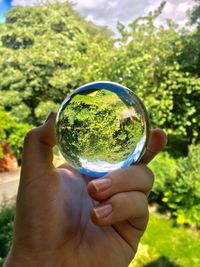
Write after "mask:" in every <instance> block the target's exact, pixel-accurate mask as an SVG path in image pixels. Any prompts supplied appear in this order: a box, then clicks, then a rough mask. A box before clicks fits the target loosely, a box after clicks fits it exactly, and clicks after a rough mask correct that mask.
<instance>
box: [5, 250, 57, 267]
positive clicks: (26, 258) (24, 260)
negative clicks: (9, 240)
mask: <svg viewBox="0 0 200 267" xmlns="http://www.w3.org/2000/svg"><path fill="white" fill-rule="evenodd" d="M51 254H52V253H51ZM57 258H58V257H56V256H54V257H52V255H49V253H45V254H44V255H43V254H42V255H41V254H39V253H37V254H35V253H22V252H21V251H19V252H16V251H15V250H13V249H12V248H11V250H10V252H9V254H8V256H7V258H6V260H5V262H4V264H3V267H27V266H28V267H36V266H42V267H57V266H60V264H59V261H58V260H57Z"/></svg>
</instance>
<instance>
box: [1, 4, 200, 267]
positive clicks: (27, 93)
mask: <svg viewBox="0 0 200 267" xmlns="http://www.w3.org/2000/svg"><path fill="white" fill-rule="evenodd" d="M97 80H111V81H114V82H118V83H121V84H123V85H125V86H127V87H128V88H130V89H131V90H133V91H134V92H135V93H136V94H137V95H138V96H139V97H140V98H141V99H142V100H143V101H144V103H145V105H146V107H147V109H148V111H149V114H150V118H151V123H152V127H153V128H157V127H160V128H162V129H164V130H165V131H166V132H167V134H168V145H167V148H166V149H165V151H163V152H162V153H160V154H159V155H158V156H157V157H156V159H154V160H153V161H152V162H151V163H150V167H151V169H152V170H153V172H154V173H155V184H154V188H153V191H152V193H151V195H150V198H149V201H150V206H149V208H150V221H149V225H148V228H147V231H146V232H145V234H144V236H143V238H142V241H141V244H140V246H139V250H138V253H137V256H136V259H135V260H134V261H133V262H132V263H131V265H130V266H131V267H151V266H153V267H159V266H162V267H168V266H169V267H173V266H174V267H190V266H195V267H198V266H200V256H199V248H200V233H199V227H200V135H199V131H200V1H199V0H196V1H192V0H185V1H179V0H170V1H163V2H161V1H159V0H141V1H136V0H124V1H119V0H96V1H92V0H76V1H74V2H67V1H45V0H44V1H34V0H31V1H25V0H13V1H8V0H0V262H1V263H0V264H2V263H3V259H4V257H5V256H6V254H7V251H8V249H9V246H10V242H11V238H12V225H13V217H14V209H15V196H16V192H17V186H18V182H19V172H20V165H21V154H22V144H23V139H24V136H25V134H26V132H27V131H28V130H29V129H31V128H33V127H35V126H38V125H40V124H41V123H43V122H44V120H45V118H46V116H47V114H48V113H49V111H51V110H55V111H57V109H58V107H59V106H60V104H61V103H62V101H63V100H64V99H65V97H66V96H67V95H68V94H69V93H70V92H72V91H73V90H74V89H76V88H77V87H79V86H81V85H83V84H85V83H88V82H92V81H97ZM60 161H62V158H60V156H59V153H58V150H57V149H55V164H58V163H59V162H60Z"/></svg>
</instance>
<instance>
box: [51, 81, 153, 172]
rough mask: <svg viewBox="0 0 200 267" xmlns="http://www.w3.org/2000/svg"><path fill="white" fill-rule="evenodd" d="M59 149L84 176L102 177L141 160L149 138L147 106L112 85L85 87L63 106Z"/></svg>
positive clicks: (60, 112)
mask: <svg viewBox="0 0 200 267" xmlns="http://www.w3.org/2000/svg"><path fill="white" fill-rule="evenodd" d="M56 134H57V142H58V146H59V148H60V150H61V153H62V154H63V156H64V158H65V159H66V160H67V162H68V163H69V164H70V165H72V166H73V167H75V168H76V169H78V170H79V171H80V172H81V173H83V174H86V175H89V176H92V177H102V176H104V175H106V174H107V173H109V172H112V171H114V170H116V169H120V168H127V167H128V166H129V165H131V164H134V163H137V162H138V161H139V160H140V158H141V157H142V155H143V153H144V151H145V147H146V145H147V142H148V137H149V120H148V116H147V113H146V110H145V107H144V105H143V104H142V102H141V101H140V100H139V98H138V97H137V96H136V95H135V94H134V93H133V92H132V91H130V90H129V89H127V88H126V87H123V86H122V85H119V84H117V83H113V82H96V83H90V84H86V85H84V86H82V87H80V88H78V89H77V90H75V91H74V92H73V93H72V94H71V95H70V96H68V97H67V98H66V99H65V100H64V102H63V103H62V105H61V107H60V109H59V112H58V115H57V120H56Z"/></svg>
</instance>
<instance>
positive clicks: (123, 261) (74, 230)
mask: <svg viewBox="0 0 200 267" xmlns="http://www.w3.org/2000/svg"><path fill="white" fill-rule="evenodd" d="M57 172H58V174H59V177H60V181H61V187H62V188H61V192H62V196H63V199H65V201H64V202H63V207H60V212H61V220H63V219H64V220H63V222H61V225H62V226H63V229H61V228H60V229H58V230H59V231H60V230H61V231H63V232H65V233H66V235H65V236H63V240H62V242H61V243H62V244H64V249H65V250H66V251H69V247H70V249H72V242H73V245H74V249H73V251H74V258H75V257H77V252H80V253H79V254H78V255H79V256H80V258H79V259H78V261H79V263H83V262H84V261H88V262H87V263H86V262H85V266H90V264H89V263H92V266H96V265H95V263H97V264H98V265H97V266H105V267H106V266H109V267H112V266H115V267H118V266H127V265H128V263H129V261H130V259H131V258H132V257H133V250H132V249H131V247H130V246H129V245H128V244H127V243H126V241H125V240H124V239H123V238H122V237H121V236H120V235H119V234H118V233H117V231H116V230H115V229H114V228H113V227H112V226H107V227H98V226H96V225H95V224H94V223H93V222H92V221H91V219H90V213H91V210H92V208H93V207H94V205H95V201H94V200H93V199H92V198H91V197H90V196H89V195H88V192H87V183H88V181H89V180H90V178H89V177H87V178H85V177H83V176H82V175H80V174H79V173H78V172H75V171H72V175H70V176H69V171H68V170H67V169H58V170H57ZM66 211H67V212H66ZM65 212H66V213H65ZM63 213H65V214H63ZM63 215H64V216H63ZM61 225H60V226H61ZM69 237H71V238H72V239H71V240H70V243H68V242H66V241H67V240H68V239H69ZM77 250H78V251H77ZM122 252H124V255H122ZM116 253H118V254H116ZM113 255H115V257H113ZM117 255H118V256H117ZM74 258H73V259H74ZM70 266H73V262H72V263H70ZM74 266H76V265H74ZM77 266H78V265H77Z"/></svg>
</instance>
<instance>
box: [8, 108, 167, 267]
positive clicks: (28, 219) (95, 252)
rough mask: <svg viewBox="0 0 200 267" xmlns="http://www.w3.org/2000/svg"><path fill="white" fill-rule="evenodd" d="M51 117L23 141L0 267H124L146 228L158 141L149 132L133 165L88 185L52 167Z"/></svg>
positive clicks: (162, 141)
mask: <svg viewBox="0 0 200 267" xmlns="http://www.w3.org/2000/svg"><path fill="white" fill-rule="evenodd" d="M55 117H56V114H55V113H51V114H50V116H49V118H48V120H47V121H46V122H45V124H44V125H43V126H40V127H38V128H35V129H33V130H31V131H30V132H29V133H28V134H27V136H26V138H25V142H24V152H23V160H22V169H21V177H20V185H19V189H18V196H17V203H16V215H15V222H14V237H13V244H12V247H11V249H10V252H9V255H8V257H7V260H6V262H5V264H4V267H11V266H12V267H18V266H20V267H23V266H26V267H27V266H29V267H32V266H34V267H36V266H43V267H46V266H48V267H51V266H53V267H66V266H70V267H80V266H83V267H100V266H103V267H127V266H128V264H129V263H130V261H131V260H132V259H133V257H134V255H135V253H136V251H137V246H138V243H139V240H140V238H141V236H142V234H143V233H144V231H145V228H146V225H147V222H148V200H147V197H148V195H149V193H150V190H151V188H152V185H153V174H152V172H151V171H150V170H149V169H148V167H147V166H146V164H147V163H148V162H149V161H150V160H151V159H152V158H153V157H154V156H155V155H156V154H157V153H158V152H159V151H161V150H162V149H163V148H164V147H165V145H166V135H165V133H164V132H163V131H162V130H159V129H157V130H152V131H151V134H150V140H149V144H148V149H147V151H146V154H145V155H144V156H143V158H142V160H141V162H140V163H139V164H138V165H135V166H130V167H129V168H127V169H125V170H117V171H115V172H113V173H111V174H109V175H107V176H106V177H104V178H102V179H99V180H92V179H91V178H90V177H86V176H82V175H81V174H80V173H79V172H78V171H76V170H74V169H73V168H72V167H70V166H68V165H67V164H64V165H62V166H60V167H59V168H55V167H54V166H53V164H52V160H53V151H52V148H53V146H54V145H55V144H56V138H55ZM103 181H104V182H103ZM105 182H107V184H106V183H105ZM106 204H107V205H108V206H107V207H108V210H107V211H109V214H106V213H105V209H104V207H105V205H106ZM100 213H101V215H102V217H100Z"/></svg>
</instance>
